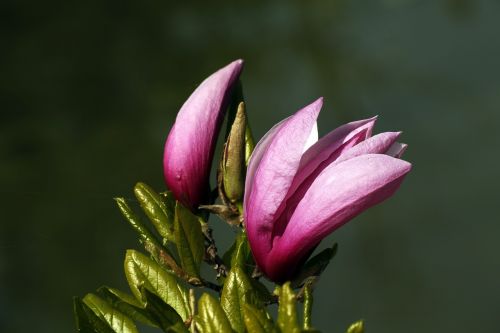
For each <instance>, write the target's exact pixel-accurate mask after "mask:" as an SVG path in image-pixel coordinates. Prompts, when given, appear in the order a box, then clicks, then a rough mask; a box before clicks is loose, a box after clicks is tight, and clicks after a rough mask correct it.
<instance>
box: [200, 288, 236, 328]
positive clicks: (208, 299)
mask: <svg viewBox="0 0 500 333" xmlns="http://www.w3.org/2000/svg"><path fill="white" fill-rule="evenodd" d="M196 327H197V329H198V330H199V331H200V332H201V333H231V332H233V330H232V328H231V323H230V322H229V319H228V318H227V317H226V313H225V312H224V310H223V309H222V307H221V305H220V302H219V300H218V299H216V298H215V297H213V296H212V295H210V294H207V293H204V294H203V295H201V297H200V299H199V301H198V316H197V317H196Z"/></svg>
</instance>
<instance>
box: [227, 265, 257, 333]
mask: <svg viewBox="0 0 500 333" xmlns="http://www.w3.org/2000/svg"><path fill="white" fill-rule="evenodd" d="M250 291H252V283H251V282H250V279H249V278H248V276H247V275H246V274H245V272H244V271H243V269H241V268H240V267H238V266H235V267H233V268H232V269H231V271H230V272H229V275H228V276H227V279H226V281H225V283H224V288H223V289H222V295H221V305H222V308H223V309H224V311H225V312H226V315H227V317H228V318H229V320H230V322H231V326H232V328H233V330H235V331H236V332H244V331H245V324H244V322H243V304H244V303H247V302H248V300H249V299H248V297H249V292H250Z"/></svg>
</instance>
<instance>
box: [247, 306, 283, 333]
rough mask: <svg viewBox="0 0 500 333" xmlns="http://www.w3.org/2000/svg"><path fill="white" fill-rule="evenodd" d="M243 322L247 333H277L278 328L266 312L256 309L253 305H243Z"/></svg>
mask: <svg viewBox="0 0 500 333" xmlns="http://www.w3.org/2000/svg"><path fill="white" fill-rule="evenodd" d="M243 320H244V322H245V327H246V329H247V332H255V333H279V329H278V327H276V325H275V324H274V323H273V320H272V319H271V316H270V315H269V313H267V311H265V310H263V309H258V308H256V307H255V306H253V305H250V304H244V305H243Z"/></svg>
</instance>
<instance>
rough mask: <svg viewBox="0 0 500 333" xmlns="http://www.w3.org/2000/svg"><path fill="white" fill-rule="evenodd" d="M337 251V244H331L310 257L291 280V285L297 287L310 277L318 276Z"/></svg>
mask: <svg viewBox="0 0 500 333" xmlns="http://www.w3.org/2000/svg"><path fill="white" fill-rule="evenodd" d="M336 253H337V244H333V246H332V247H331V248H326V249H324V250H323V251H321V252H320V253H318V254H317V255H315V256H314V257H312V258H311V259H309V260H308V261H307V262H306V263H305V264H304V266H303V267H302V268H301V269H300V271H299V273H298V274H297V276H296V277H295V278H294V279H293V281H292V287H293V288H298V287H300V286H302V285H303V284H304V283H305V282H306V281H307V280H310V279H309V278H311V277H318V276H320V275H321V273H323V271H324V270H325V268H326V267H327V266H328V264H329V263H330V261H331V260H332V258H333V257H334V256H335V254H336Z"/></svg>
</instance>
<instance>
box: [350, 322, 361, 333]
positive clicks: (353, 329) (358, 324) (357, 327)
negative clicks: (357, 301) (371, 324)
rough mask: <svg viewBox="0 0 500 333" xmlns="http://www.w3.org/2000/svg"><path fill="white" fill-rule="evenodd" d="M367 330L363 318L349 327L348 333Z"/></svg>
mask: <svg viewBox="0 0 500 333" xmlns="http://www.w3.org/2000/svg"><path fill="white" fill-rule="evenodd" d="M364 331H365V328H364V324H363V321H362V320H359V321H357V322H355V323H353V324H352V325H351V326H349V328H348V329H347V333H363V332H364Z"/></svg>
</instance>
